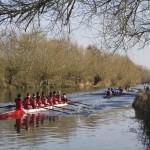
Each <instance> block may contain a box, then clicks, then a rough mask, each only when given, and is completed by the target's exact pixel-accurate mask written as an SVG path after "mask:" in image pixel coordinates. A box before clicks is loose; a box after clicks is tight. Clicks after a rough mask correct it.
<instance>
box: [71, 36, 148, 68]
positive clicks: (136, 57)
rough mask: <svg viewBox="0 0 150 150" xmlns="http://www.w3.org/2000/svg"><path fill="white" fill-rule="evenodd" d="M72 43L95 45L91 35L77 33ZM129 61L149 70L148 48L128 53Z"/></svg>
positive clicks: (84, 45)
mask: <svg viewBox="0 0 150 150" xmlns="http://www.w3.org/2000/svg"><path fill="white" fill-rule="evenodd" d="M73 39H74V41H75V42H77V43H78V44H79V45H82V46H83V47H86V46H88V45H89V44H95V43H96V40H95V39H93V38H92V35H88V37H87V36H86V35H85V34H82V33H78V36H74V37H73ZM128 56H129V57H130V59H131V60H132V61H133V62H134V63H135V64H138V65H141V66H144V67H146V68H147V69H150V46H149V47H148V46H147V47H145V48H143V49H141V50H136V49H134V50H132V51H130V52H128Z"/></svg>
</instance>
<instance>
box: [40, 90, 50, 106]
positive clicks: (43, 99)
mask: <svg viewBox="0 0 150 150" xmlns="http://www.w3.org/2000/svg"><path fill="white" fill-rule="evenodd" d="M41 100H42V103H43V104H44V106H47V105H49V103H48V101H47V98H46V96H45V94H44V92H42V96H41Z"/></svg>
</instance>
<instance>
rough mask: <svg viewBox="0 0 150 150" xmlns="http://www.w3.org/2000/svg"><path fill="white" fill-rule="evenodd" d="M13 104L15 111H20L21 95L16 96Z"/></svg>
mask: <svg viewBox="0 0 150 150" xmlns="http://www.w3.org/2000/svg"><path fill="white" fill-rule="evenodd" d="M15 103H16V110H21V109H22V99H21V94H18V95H17V98H16V99H15Z"/></svg>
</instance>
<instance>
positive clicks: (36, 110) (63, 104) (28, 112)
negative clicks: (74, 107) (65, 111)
mask: <svg viewBox="0 0 150 150" xmlns="http://www.w3.org/2000/svg"><path fill="white" fill-rule="evenodd" d="M67 105H68V104H67V103H62V104H56V105H53V106H45V107H42V108H35V109H23V110H24V112H25V114H33V113H36V112H40V111H46V110H51V109H56V108H57V107H64V106H67Z"/></svg>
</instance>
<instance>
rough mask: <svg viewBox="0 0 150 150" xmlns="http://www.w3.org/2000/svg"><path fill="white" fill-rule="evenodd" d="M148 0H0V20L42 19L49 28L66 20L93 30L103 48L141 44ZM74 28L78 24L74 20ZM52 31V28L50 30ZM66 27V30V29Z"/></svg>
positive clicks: (149, 23)
mask: <svg viewBox="0 0 150 150" xmlns="http://www.w3.org/2000/svg"><path fill="white" fill-rule="evenodd" d="M149 14H150V1H148V0H30V1H28V0H9V1H7V0H1V1H0V23H1V24H4V23H8V22H10V23H12V22H15V23H16V24H17V25H18V24H23V25H24V23H25V29H27V28H28V26H29V25H30V24H31V22H32V21H36V22H38V23H39V25H40V23H41V22H42V21H43V20H45V21H46V22H48V24H49V30H50V29H51V30H53V29H54V28H55V27H56V29H58V30H60V31H61V30H63V29H64V27H65V26H66V25H70V22H76V21H77V22H78V25H86V27H89V28H90V29H93V30H95V31H94V33H95V34H96V35H95V37H97V38H99V37H100V39H99V40H98V42H100V41H101V42H100V43H102V45H103V46H104V47H105V48H106V49H110V50H111V49H112V50H113V51H116V50H118V49H130V48H132V47H134V46H135V45H137V44H142V45H141V46H145V45H146V44H148V43H149V40H150V34H149V32H150V17H149V16H150V15H149ZM75 28H78V26H77V24H76V25H75ZM53 31H54V30H53ZM69 31H70V30H69Z"/></svg>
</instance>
